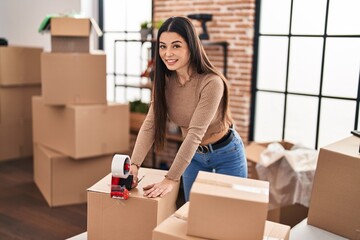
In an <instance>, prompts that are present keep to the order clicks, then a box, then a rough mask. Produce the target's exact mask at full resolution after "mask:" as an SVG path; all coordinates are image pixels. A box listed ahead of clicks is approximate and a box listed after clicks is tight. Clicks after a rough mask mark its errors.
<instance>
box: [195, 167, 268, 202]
mask: <svg viewBox="0 0 360 240" xmlns="http://www.w3.org/2000/svg"><path fill="white" fill-rule="evenodd" d="M193 187H194V190H195V189H196V190H197V191H199V193H203V194H206V195H213V196H217V195H219V192H220V191H221V196H222V197H230V198H239V199H247V200H250V201H255V202H265V203H268V202H269V182H266V181H260V180H254V179H246V178H240V177H233V176H228V175H224V174H214V173H209V172H203V171H200V172H199V173H198V175H197V177H196V179H195V183H194V186H193ZM235 192H236V194H234V193H235Z"/></svg>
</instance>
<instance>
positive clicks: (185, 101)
mask: <svg viewBox="0 0 360 240" xmlns="http://www.w3.org/2000/svg"><path fill="white" fill-rule="evenodd" d="M167 118H169V119H170V120H171V121H172V122H174V123H175V124H177V125H178V126H179V127H180V128H181V131H182V135H183V138H184V140H183V142H182V144H181V146H180V148H179V150H178V152H177V154H176V156H175V159H174V161H173V163H172V165H171V167H170V169H169V171H168V173H167V175H166V176H165V177H164V179H163V180H162V181H161V182H158V183H154V184H151V185H149V186H147V187H145V188H144V190H145V191H144V194H145V195H146V196H148V197H162V196H164V195H166V194H167V193H169V192H170V191H172V189H173V186H174V184H175V183H176V182H178V181H179V180H180V178H181V176H182V179H183V186H184V191H185V199H186V201H188V199H189V193H190V188H191V186H192V184H193V182H194V180H195V178H196V176H197V173H198V172H199V171H200V170H201V171H208V172H216V173H222V174H228V175H232V176H239V177H247V163H246V156H245V151H244V145H243V142H242V140H241V138H240V136H239V134H238V133H237V132H236V130H235V129H234V128H233V122H232V118H231V117H230V111H229V88H228V85H227V80H226V79H225V77H224V76H223V75H222V74H221V73H220V72H219V71H218V70H216V68H215V67H214V66H213V65H212V63H211V62H210V61H209V59H208V57H207V55H206V53H205V51H204V49H203V47H202V44H201V42H200V39H199V38H198V36H197V33H196V30H195V28H194V26H193V24H192V23H191V21H190V20H189V19H188V18H185V17H171V18H169V19H168V20H166V21H165V22H164V24H163V25H162V26H161V27H160V29H159V31H158V36H157V43H156V53H155V78H154V88H153V97H152V101H151V104H150V109H149V112H148V114H147V116H146V119H145V121H144V123H143V125H142V127H141V129H140V131H139V134H138V137H137V140H136V143H135V147H134V150H133V154H132V156H131V161H132V166H131V172H132V174H133V175H134V182H133V187H135V186H136V185H137V176H138V169H139V167H140V165H141V163H142V162H143V161H144V158H145V156H146V154H147V153H148V152H149V150H150V148H151V147H152V145H153V144H155V149H156V150H161V149H163V147H164V142H165V134H166V121H167Z"/></svg>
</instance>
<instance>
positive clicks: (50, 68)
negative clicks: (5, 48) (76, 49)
mask: <svg viewBox="0 0 360 240" xmlns="http://www.w3.org/2000/svg"><path fill="white" fill-rule="evenodd" d="M41 82H42V88H43V91H42V92H43V98H44V102H45V104H48V105H66V104H105V103H106V101H107V100H106V55H105V54H104V53H103V52H99V53H97V54H88V53H43V54H41Z"/></svg>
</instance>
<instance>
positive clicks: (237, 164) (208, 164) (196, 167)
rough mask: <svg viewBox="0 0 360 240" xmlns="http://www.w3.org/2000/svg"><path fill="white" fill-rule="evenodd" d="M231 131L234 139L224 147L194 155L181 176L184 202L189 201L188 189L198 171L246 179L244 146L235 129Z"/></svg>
mask: <svg viewBox="0 0 360 240" xmlns="http://www.w3.org/2000/svg"><path fill="white" fill-rule="evenodd" d="M231 131H233V134H234V138H233V139H232V140H231V142H230V143H228V144H227V145H226V146H224V147H222V148H219V149H216V150H210V151H209V152H207V153H198V152H196V153H195V155H194V157H193V159H192V160H191V162H190V164H189V166H188V167H187V168H186V170H185V172H184V174H183V176H182V180H183V186H184V194H185V201H189V196H190V189H191V186H192V184H193V182H194V181H195V178H196V176H197V174H198V172H199V171H206V172H215V173H221V174H226V175H231V176H237V177H244V178H246V177H247V162H246V154H245V148H244V144H243V142H242V140H241V137H240V136H239V134H238V133H237V132H236V131H235V129H231Z"/></svg>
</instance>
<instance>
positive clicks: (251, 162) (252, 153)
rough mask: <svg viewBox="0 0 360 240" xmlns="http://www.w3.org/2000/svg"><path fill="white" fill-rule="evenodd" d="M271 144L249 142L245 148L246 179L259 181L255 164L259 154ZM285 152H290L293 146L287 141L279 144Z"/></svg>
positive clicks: (258, 159)
mask: <svg viewBox="0 0 360 240" xmlns="http://www.w3.org/2000/svg"><path fill="white" fill-rule="evenodd" d="M270 143H271V142H264V143H259V142H251V143H249V144H248V145H247V146H246V147H245V151H246V158H247V161H248V178H251V179H259V176H258V174H257V172H256V164H257V163H258V162H259V161H260V154H261V152H263V151H264V150H265V149H266V148H267V146H268V145H269V144H270ZM279 143H280V144H281V145H282V146H283V147H284V148H285V149H286V150H290V149H291V148H292V147H293V146H294V144H293V143H290V142H287V141H280V142H279Z"/></svg>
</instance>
